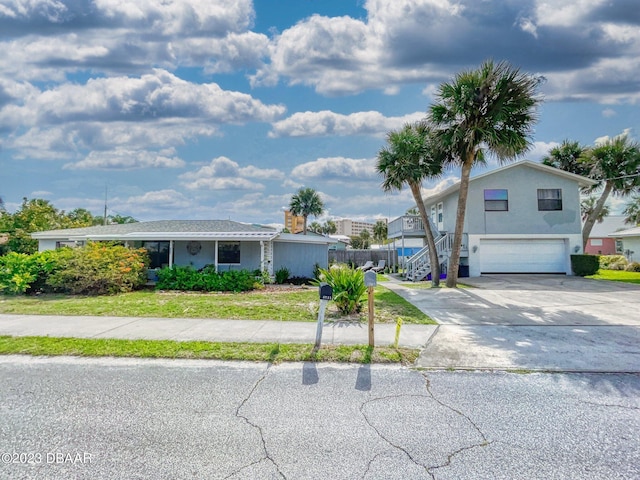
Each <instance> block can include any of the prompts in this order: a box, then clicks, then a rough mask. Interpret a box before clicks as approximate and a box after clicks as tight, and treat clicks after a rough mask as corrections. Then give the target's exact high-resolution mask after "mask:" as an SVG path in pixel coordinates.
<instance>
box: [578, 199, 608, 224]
mask: <svg viewBox="0 0 640 480" xmlns="http://www.w3.org/2000/svg"><path fill="white" fill-rule="evenodd" d="M597 202H598V199H597V198H596V197H593V196H591V197H587V198H585V199H584V200H582V202H580V214H581V216H582V221H583V222H584V221H586V220H587V218H589V216H590V215H593V214H594V210H595V207H596V203H597ZM610 212H611V209H610V208H609V206H608V205H604V206H603V207H602V210H600V213H598V215H597V217H596V222H598V223H602V222H603V221H604V219H605V217H608V216H609V213H610Z"/></svg>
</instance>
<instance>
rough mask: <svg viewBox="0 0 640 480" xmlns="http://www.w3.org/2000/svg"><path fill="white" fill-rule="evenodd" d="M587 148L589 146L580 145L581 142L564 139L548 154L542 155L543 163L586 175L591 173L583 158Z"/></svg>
mask: <svg viewBox="0 0 640 480" xmlns="http://www.w3.org/2000/svg"><path fill="white" fill-rule="evenodd" d="M586 150H587V147H584V146H582V145H580V143H579V142H574V141H571V140H563V141H562V143H561V144H560V145H558V146H557V147H553V148H552V149H551V150H549V153H548V154H547V155H545V156H544V157H542V163H543V164H545V165H549V166H550V167H555V168H559V169H560V170H564V171H565V172H571V173H575V174H576V175H583V176H585V175H588V174H589V168H588V166H587V165H586V164H585V162H584V161H583V160H582V159H583V157H584V152H585V151H586Z"/></svg>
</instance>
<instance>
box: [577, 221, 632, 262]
mask: <svg viewBox="0 0 640 480" xmlns="http://www.w3.org/2000/svg"><path fill="white" fill-rule="evenodd" d="M624 219H625V217H624V216H623V215H609V216H608V217H604V218H603V219H602V222H600V223H598V222H596V224H595V225H594V226H593V229H592V230H591V234H590V235H589V240H588V241H587V246H586V247H585V249H584V253H588V254H591V255H615V254H616V253H622V247H621V242H618V245H617V246H616V239H615V238H613V237H611V236H610V235H611V234H613V233H614V232H617V231H619V230H625V229H627V228H629V225H625V223H624Z"/></svg>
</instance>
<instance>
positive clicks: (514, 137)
mask: <svg viewBox="0 0 640 480" xmlns="http://www.w3.org/2000/svg"><path fill="white" fill-rule="evenodd" d="M539 84H540V79H539V78H538V77H535V76H532V75H529V74H526V73H522V72H520V70H519V69H517V68H514V67H512V66H511V65H510V64H509V63H507V62H500V63H494V62H493V61H492V60H488V61H486V62H484V63H483V64H482V65H481V66H480V67H479V68H478V69H476V70H470V71H463V72H461V73H459V74H457V75H456V77H455V78H454V79H453V81H451V82H448V83H446V82H445V83H443V84H442V85H440V87H439V89H438V91H437V93H436V99H437V101H436V103H435V104H433V105H432V106H431V108H430V110H429V120H430V122H431V123H432V124H433V127H434V132H433V137H434V141H435V144H436V146H437V148H438V149H439V150H440V151H442V152H443V153H444V154H445V156H446V161H447V163H449V164H453V165H458V166H459V167H460V171H461V174H460V189H459V193H458V207H457V211H456V227H455V232H454V239H453V246H452V251H451V256H450V259H449V268H448V270H447V286H448V287H455V286H456V285H457V282H458V267H459V265H460V250H461V246H462V235H463V226H464V219H465V213H466V207H467V196H468V192H469V179H470V174H471V168H472V167H473V166H474V165H476V164H478V163H481V162H484V160H485V151H486V152H488V153H490V154H493V155H494V156H495V157H496V158H497V159H498V161H499V162H501V163H504V162H506V161H510V160H513V159H515V158H516V157H518V156H519V155H522V154H524V153H525V152H526V151H527V150H528V149H529V148H530V146H531V134H532V132H533V124H534V123H535V121H536V119H537V115H536V107H537V106H538V104H539V103H540V99H539V98H538V97H537V89H538V86H539Z"/></svg>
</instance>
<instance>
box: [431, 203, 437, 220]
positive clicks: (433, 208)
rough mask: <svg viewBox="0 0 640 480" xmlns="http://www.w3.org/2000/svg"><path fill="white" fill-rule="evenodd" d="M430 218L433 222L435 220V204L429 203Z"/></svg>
mask: <svg viewBox="0 0 640 480" xmlns="http://www.w3.org/2000/svg"><path fill="white" fill-rule="evenodd" d="M431 220H432V221H433V222H435V221H436V206H435V205H431Z"/></svg>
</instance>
